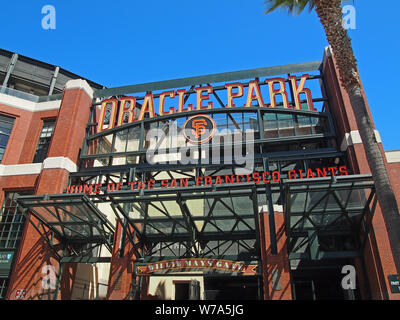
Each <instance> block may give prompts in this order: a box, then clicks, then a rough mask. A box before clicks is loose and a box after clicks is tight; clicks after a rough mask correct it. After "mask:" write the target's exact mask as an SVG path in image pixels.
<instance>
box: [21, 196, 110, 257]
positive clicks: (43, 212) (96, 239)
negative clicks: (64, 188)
mask: <svg viewBox="0 0 400 320" xmlns="http://www.w3.org/2000/svg"><path fill="white" fill-rule="evenodd" d="M17 202H18V203H19V204H20V205H21V206H22V207H23V208H24V209H25V210H24V214H25V215H26V217H27V219H28V220H29V222H30V223H31V224H32V225H33V226H34V228H35V229H36V230H37V231H38V232H39V234H40V235H41V236H42V237H43V238H44V240H45V241H46V242H47V243H48V244H49V245H50V247H51V248H52V249H53V250H54V252H55V253H56V254H57V256H58V257H59V258H60V260H61V259H63V261H64V260H65V262H84V261H86V260H85V259H83V260H82V258H83V257H92V255H93V249H95V248H96V247H99V246H100V245H105V246H106V248H107V249H108V250H109V251H110V252H111V250H112V241H113V236H114V227H113V225H112V224H111V223H110V222H109V221H108V220H107V218H106V217H105V215H103V213H101V212H100V211H99V210H98V209H97V207H96V206H95V205H94V204H93V203H92V202H91V201H90V199H89V198H88V197H87V196H85V195H83V194H57V195H40V196H21V197H19V198H18V200H17ZM60 250H63V253H62V254H61V255H60V254H59V251H60ZM93 258H94V257H93ZM94 260H96V261H94ZM108 260H109V259H107V258H97V259H91V260H90V261H91V262H92V263H93V262H107V261H108Z"/></svg>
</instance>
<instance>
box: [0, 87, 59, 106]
mask: <svg viewBox="0 0 400 320" xmlns="http://www.w3.org/2000/svg"><path fill="white" fill-rule="evenodd" d="M0 93H2V94H6V95H9V96H13V97H17V98H20V99H24V100H28V101H32V102H36V103H38V102H47V101H56V100H61V99H62V93H58V94H52V95H49V96H37V95H34V94H31V93H27V92H23V91H19V90H16V89H12V88H8V87H6V86H0Z"/></svg>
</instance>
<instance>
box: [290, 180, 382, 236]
mask: <svg viewBox="0 0 400 320" xmlns="http://www.w3.org/2000/svg"><path fill="white" fill-rule="evenodd" d="M329 181H330V178H326V179H325V178H324V179H319V180H315V179H302V180H301V181H289V182H287V183H286V206H285V214H286V217H287V227H288V228H289V229H290V230H292V231H293V230H296V231H301V230H302V229H309V228H314V229H315V228H316V229H320V228H322V229H331V228H335V229H336V228H341V227H343V226H347V227H350V226H352V225H355V224H359V223H360V221H361V219H362V216H363V215H364V214H366V213H368V212H369V205H370V203H371V200H372V197H371V196H372V195H373V188H374V186H373V182H372V179H371V176H370V175H354V176H344V177H337V178H336V180H335V181H331V182H329Z"/></svg>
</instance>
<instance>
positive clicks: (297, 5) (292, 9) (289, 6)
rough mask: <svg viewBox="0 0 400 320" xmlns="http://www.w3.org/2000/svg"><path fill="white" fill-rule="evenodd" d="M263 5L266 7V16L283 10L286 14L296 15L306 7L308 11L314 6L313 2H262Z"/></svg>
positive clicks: (273, 0) (281, 0) (310, 0)
mask: <svg viewBox="0 0 400 320" xmlns="http://www.w3.org/2000/svg"><path fill="white" fill-rule="evenodd" d="M264 3H265V6H266V11H265V13H266V14H267V13H270V12H272V11H274V10H276V9H283V10H287V11H288V13H292V14H295V15H298V14H300V13H301V12H302V11H303V10H304V8H305V7H306V6H307V5H308V9H309V11H311V10H312V9H313V8H314V6H315V4H314V0H264Z"/></svg>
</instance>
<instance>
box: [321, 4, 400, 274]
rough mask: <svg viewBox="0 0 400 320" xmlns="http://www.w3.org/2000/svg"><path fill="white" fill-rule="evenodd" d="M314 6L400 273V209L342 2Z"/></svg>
mask: <svg viewBox="0 0 400 320" xmlns="http://www.w3.org/2000/svg"><path fill="white" fill-rule="evenodd" d="M314 3H315V7H316V9H315V10H316V12H317V14H318V17H319V18H320V20H321V23H322V25H323V27H324V29H325V32H326V36H327V39H328V42H329V44H330V45H331V47H332V51H333V55H334V56H335V59H336V62H337V66H338V69H339V75H340V78H341V82H342V84H343V86H344V88H345V89H346V91H347V93H348V95H349V97H350V102H351V106H352V108H353V111H354V115H355V118H356V122H357V126H358V129H359V133H360V136H361V139H362V142H363V144H364V149H365V152H366V156H367V160H368V163H369V167H370V169H371V173H372V176H373V179H374V182H375V189H376V196H377V198H378V201H379V205H380V207H381V210H382V214H383V218H384V221H385V224H386V228H387V231H388V235H389V241H390V246H391V249H392V253H393V258H394V260H395V264H396V268H397V273H400V216H399V209H398V205H397V201H396V197H395V195H394V192H393V189H392V186H391V184H390V181H389V177H388V174H387V171H386V167H385V163H384V161H383V157H382V153H381V151H380V149H379V146H378V142H377V141H376V138H375V132H374V128H373V126H372V123H371V119H370V117H369V114H368V111H367V107H366V103H365V100H364V96H363V94H362V89H361V85H360V81H359V74H358V70H357V63H356V59H355V57H354V54H353V49H352V47H351V41H350V38H349V37H348V35H347V31H346V30H345V29H344V27H343V25H342V9H341V7H340V0H314Z"/></svg>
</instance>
